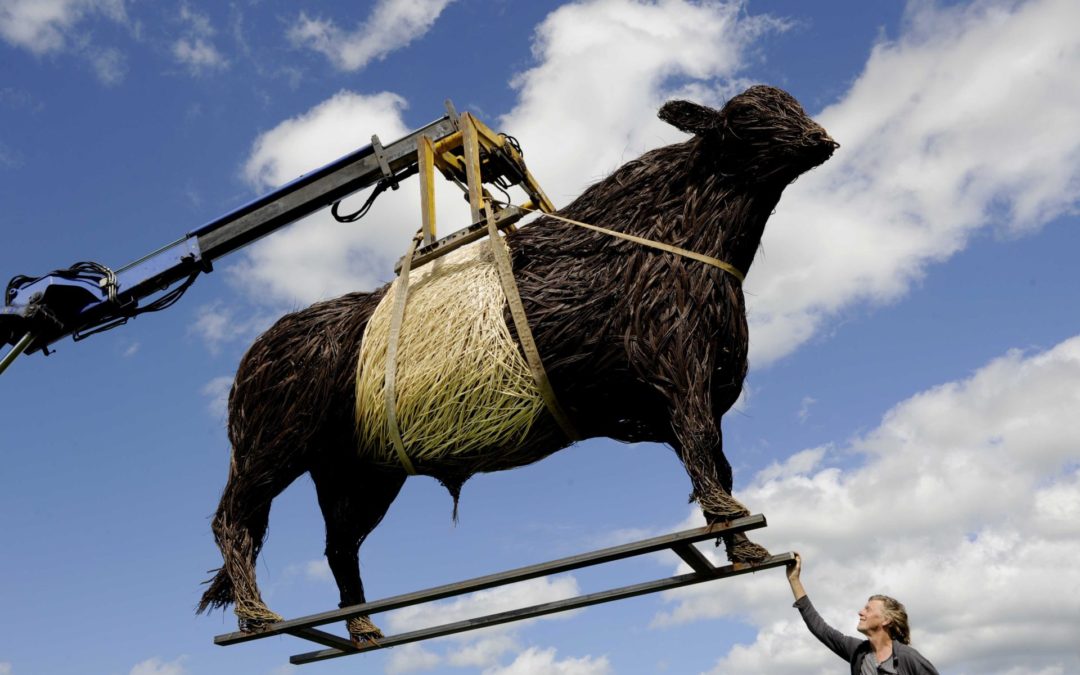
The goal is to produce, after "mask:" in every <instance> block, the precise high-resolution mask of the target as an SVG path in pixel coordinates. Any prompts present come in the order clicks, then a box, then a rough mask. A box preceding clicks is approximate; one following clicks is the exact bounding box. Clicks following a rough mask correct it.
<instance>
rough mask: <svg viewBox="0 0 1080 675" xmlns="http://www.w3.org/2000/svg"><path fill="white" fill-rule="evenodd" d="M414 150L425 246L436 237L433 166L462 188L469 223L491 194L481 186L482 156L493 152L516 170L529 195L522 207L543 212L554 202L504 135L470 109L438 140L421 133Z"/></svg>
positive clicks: (552, 208)
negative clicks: (449, 131) (466, 196)
mask: <svg viewBox="0 0 1080 675" xmlns="http://www.w3.org/2000/svg"><path fill="white" fill-rule="evenodd" d="M416 152H417V166H418V168H419V172H420V208H421V230H422V232H423V234H424V245H425V246H430V245H431V244H433V243H434V242H435V240H436V230H435V169H436V168H438V169H439V171H440V172H441V173H442V174H443V176H445V177H446V178H447V179H449V180H452V181H454V182H455V183H457V184H458V185H459V186H460V187H461V188H462V189H463V190H464V191H465V192H466V194H467V195H468V197H469V210H470V213H471V216H472V222H473V223H479V222H481V220H483V213H482V210H483V208H484V203H485V202H486V201H489V200H491V195H490V194H489V193H488V192H487V191H486V190H485V189H484V187H483V167H484V159H483V157H484V156H485V155H486V156H488V157H491V156H492V155H495V154H500V155H502V157H503V158H505V159H507V160H508V162H509V163H510V164H512V165H513V166H514V167H515V169H516V170H517V171H518V172H519V173H520V176H519V178H520V181H519V183H518V184H519V185H520V186H521V188H522V189H523V190H524V191H525V193H526V194H527V195H528V196H529V199H528V200H527V201H526V202H525V203H524V204H522V208H524V209H526V210H540V211H543V212H544V213H553V212H554V211H555V205H554V204H553V203H552V202H551V200H550V199H549V198H548V196H547V194H545V193H544V190H543V188H541V187H540V184H539V183H537V181H536V178H534V177H533V175H532V173H531V172H530V171H529V169H528V168H527V167H526V166H525V161H524V159H523V158H522V156H521V153H519V152H518V151H517V148H515V147H514V145H513V144H511V143H510V142H509V141H508V140H507V139H506V137H505V136H503V135H501V134H497V133H495V132H494V131H492V130H491V129H490V128H489V127H488V126H487V125H486V124H484V123H483V122H481V121H480V120H478V119H477V118H476V117H474V116H473V115H471V114H470V113H463V114H462V115H461V116H460V117H459V118H458V131H456V132H454V133H452V134H450V135H449V136H447V137H446V138H444V139H442V140H440V141H438V142H433V141H432V140H431V139H430V138H428V137H427V136H423V137H421V138H420V141H419V143H418V144H417V150H416ZM459 177H464V178H465V183H464V184H462V183H461V180H460V178H459Z"/></svg>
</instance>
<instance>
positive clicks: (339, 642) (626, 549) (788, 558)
mask: <svg viewBox="0 0 1080 675" xmlns="http://www.w3.org/2000/svg"><path fill="white" fill-rule="evenodd" d="M765 526H766V522H765V516H763V515H760V514H759V515H752V516H746V517H745V518H738V519H736V520H732V521H728V522H724V523H714V524H712V525H707V526H705V527H699V528H696V529H693V530H685V531H682V532H676V533H673V534H667V535H663V536H659V537H652V538H650V539H644V540H641V541H636V542H631V543H628V544H622V545H620V546H613V547H610V548H605V549H600V550H598V551H592V552H589V553H584V554H581V555H576V556H571V557H568V558H560V559H559V560H552V561H550V562H546V563H540V564H538V565H532V566H529V567H520V568H518V569H514V570H509V571H507V572H500V573H498V574H491V575H488V576H483V577H477V578H475V579H470V580H468V581H462V582H458V583H453V584H447V585H445V586H436V587H434V588H429V589H426V590H422V591H417V592H415V593H406V594H404V595H397V596H393V597H390V598H385V599H383V600H375V601H373V602H367V603H364V604H361V605H353V606H351V607H344V608H342V609H338V610H333V611H330V612H323V613H321V614H312V615H310V616H305V617H301V618H298V619H292V620H289V621H280V622H278V623H275V624H273V625H271V626H268V627H267V628H266V629H265V630H263V631H260V632H257V633H228V634H225V635H218V636H217V637H215V638H214V643H215V644H218V645H222V646H225V645H233V644H238V643H240V642H248V641H251V640H260V639H262V638H267V637H271V636H274V635H283V634H288V635H293V636H295V637H299V638H303V639H305V640H308V641H310V642H314V643H316V644H320V645H323V646H324V647H326V649H322V650H319V651H314V652H306V653H303V654H296V655H294V656H292V657H291V658H290V659H289V661H290V663H293V664H296V665H300V664H304V663H313V662H315V661H324V660H326V659H334V658H339V657H342V656H350V655H352V654H362V653H365V652H370V651H374V650H376V649H384V648H386V647H395V646H398V645H404V644H408V643H410V642H419V641H421V640H429V639H431V638H436V637H441V636H443V635H453V634H455V633H463V632H466V631H471V630H476V629H477V628H485V627H487V626H497V625H500V624H504V623H511V622H514V621H521V620H522V619H529V618H533V617H538V616H544V615H547V614H555V613H557V612H565V611H567V610H571V609H578V608H581V607H589V606H591V605H598V604H601V603H605V602H611V601H614V600H622V599H625V598H632V597H636V596H639V595H646V594H649V593H657V592H659V591H667V590H671V589H674V588H680V587H682V586H689V585H691V584H699V583H702V582H705V581H713V580H715V579H724V578H727V577H733V576H738V575H741V574H748V573H751V572H758V571H761V570H765V569H770V568H773V567H783V566H786V565H788V564H789V563H791V562H794V560H795V554H794V553H783V554H780V555H774V556H771V557H769V558H766V559H765V560H763V561H761V562H757V563H734V564H731V565H724V566H721V567H717V566H715V565H713V564H712V563H711V562H710V561H709V560H708V558H706V557H705V556H704V555H703V554H702V553H701V552H700V551H699V550H698V549H697V548H696V547H694V546H693V543H694V542H699V541H705V540H708V539H716V538H717V537H720V536H723V535H728V534H738V533H740V532H746V531H749V530H755V529H758V528H762V527H765ZM663 550H671V551H673V552H674V553H675V554H676V555H678V556H679V557H680V558H682V559H683V560H684V561H685V562H686V563H687V564H688V565H689V566H690V567H691V569H693V570H694V571H693V572H690V573H689V574H681V575H678V576H673V577H670V578H664V579H657V580H655V581H648V582H645V583H640V584H633V585H630V586H622V587H620V588H613V589H611V590H607V591H601V592H598V593H590V594H586V595H579V596H577V597H574V598H569V599H566V600H559V601H555V602H546V603H543V604H539V605H533V606H531V607H524V608H522V609H516V610H511V611H508V612H499V613H497V614H489V615H487V616H482V617H477V618H473V619H466V620H464V621H457V622H454V623H448V624H444V625H441V626H435V627H432V628H424V629H422V630H416V631H411V632H407V633H400V634H398V635H391V636H388V637H384V638H380V639H379V641H378V642H377V643H374V642H369V643H366V644H363V645H356V644H353V642H352V641H350V640H348V639H346V638H343V637H339V636H337V635H334V634H332V633H327V632H325V631H322V630H318V629H317V628H316V626H322V625H325V624H328V623H333V622H337V621H345V620H347V619H351V618H353V617H356V616H360V615H369V614H376V613H379V612H387V611H390V610H394V609H401V608H402V607H409V606H411V605H418V604H421V603H425V602H433V601H435V600H442V599H444V598H450V597H455V596H458V595H463V594H465V593H472V592H475V591H481V590H485V589H488V588H495V587H498V586H504V585H506V584H512V583H516V582H519V581H525V580H528V579H536V578H538V577H544V576H549V575H552V574H560V573H563V572H568V571H570V570H575V569H580V568H583V567H590V566H593V565H600V564H603V563H609V562H614V561H616V560H624V559H626V558H633V557H636V556H640V555H644V554H647V553H654V552H657V551H663Z"/></svg>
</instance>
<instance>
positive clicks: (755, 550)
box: [725, 537, 770, 564]
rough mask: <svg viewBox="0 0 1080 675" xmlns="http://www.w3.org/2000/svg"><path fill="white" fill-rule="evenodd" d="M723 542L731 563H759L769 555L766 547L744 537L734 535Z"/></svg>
mask: <svg viewBox="0 0 1080 675" xmlns="http://www.w3.org/2000/svg"><path fill="white" fill-rule="evenodd" d="M733 539H734V541H731V540H728V541H726V542H725V544H726V549H727V557H728V560H730V561H731V562H733V563H751V564H752V563H759V562H761V561H763V560H765V559H766V558H768V557H769V556H770V553H769V551H768V549H766V548H765V547H764V546H761V545H760V544H755V543H754V542H752V541H750V540H749V539H747V538H746V537H734V538H733Z"/></svg>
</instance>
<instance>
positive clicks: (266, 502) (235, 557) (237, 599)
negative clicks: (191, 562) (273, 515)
mask: <svg viewBox="0 0 1080 675" xmlns="http://www.w3.org/2000/svg"><path fill="white" fill-rule="evenodd" d="M301 473H303V472H302V471H301V470H299V469H295V468H292V467H290V466H288V465H287V464H286V465H284V466H272V465H267V466H253V465H249V464H247V463H239V464H238V463H237V461H236V459H235V457H234V460H233V464H232V466H231V467H230V470H229V479H228V482H227V483H226V485H225V490H224V492H223V493H222V495H221V503H220V504H219V505H218V509H217V513H216V514H215V516H214V521H213V524H212V529H213V532H214V540H215V541H216V542H217V545H218V547H219V548H220V549H221V556H222V559H223V560H224V564H223V565H222V567H221V569H219V570H218V572H217V575H216V576H215V577H214V578H213V579H212V580H211V581H210V588H209V589H207V591H206V592H205V593H204V594H203V597H202V601H201V602H200V603H199V611H204V610H206V609H208V608H214V607H224V606H226V605H228V604H230V603H235V607H234V611H235V612H236V617H237V620H238V622H239V625H240V630H242V631H247V632H250V631H258V630H260V629H261V628H263V627H265V626H267V625H269V624H271V623H274V622H276V621H281V616H279V615H278V614H276V613H274V612H272V611H270V608H269V607H267V606H266V603H265V602H263V599H262V596H261V595H260V593H259V587H258V585H257V584H256V582H255V561H256V559H257V558H258V555H259V551H260V550H261V549H262V545H263V539H264V538H265V537H266V528H267V524H268V522H269V519H270V503H271V501H272V500H273V499H274V497H276V496H277V495H279V494H280V493H281V492H282V491H283V490H284V489H285V488H286V487H288V486H289V484H290V483H292V482H293V481H294V480H296V478H297V477H299V476H300V474H301Z"/></svg>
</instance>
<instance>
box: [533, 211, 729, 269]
mask: <svg viewBox="0 0 1080 675" xmlns="http://www.w3.org/2000/svg"><path fill="white" fill-rule="evenodd" d="M518 208H520V209H522V210H523V211H532V212H533V213H536V211H537V210H536V209H533V208H529V207H528V206H519V207H518ZM543 215H545V216H547V217H548V218H554V219H555V220H561V221H562V222H564V223H569V224H570V225H577V226H578V227H584V228H586V229H589V230H593V231H595V232H601V233H603V234H607V235H610V236H612V237H617V238H619V239H625V240H627V241H632V242H634V243H635V244H641V245H642V246H648V247H650V248H655V249H657V250H660V251H666V252H668V253H674V254H675V255H678V256H682V257H684V258H690V259H691V260H697V261H698V262H703V263H705V264H706V265H712V266H713V267H718V268H720V269H722V270H724V271H725V272H727V273H728V274H730V275H731V276H733V277H735V278H736V279H738V280H739V282H740V283H742V282H743V281H745V280H746V274H744V273H743V272H742V270H740V269H739V268H738V267H735V266H734V265H730V264H728V263H726V262H724V261H723V260H719V259H717V258H713V257H712V256H707V255H704V254H702V253H696V252H694V251H688V250H686V249H685V248H679V247H678V246H672V245H671V244H665V243H663V242H660V241H653V240H652V239H646V238H645V237H639V236H637V235H633V234H626V233H625V232H618V231H616V230H609V229H607V228H606V227H600V226H599V225H590V224H588V223H583V222H581V221H580V220H573V219H571V218H563V217H562V216H557V215H555V214H554V213H544V214H543Z"/></svg>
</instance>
